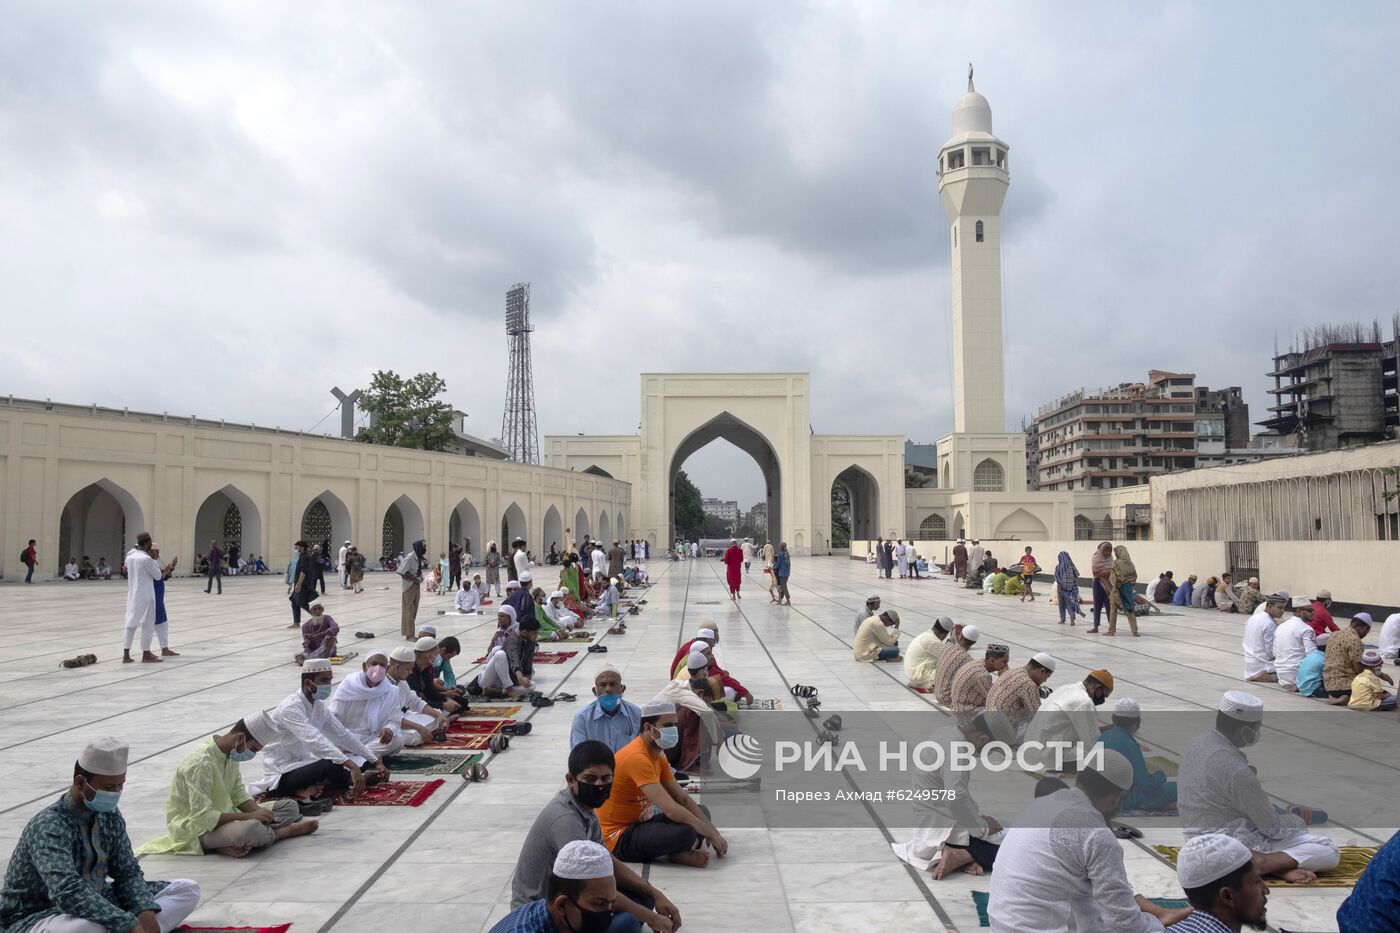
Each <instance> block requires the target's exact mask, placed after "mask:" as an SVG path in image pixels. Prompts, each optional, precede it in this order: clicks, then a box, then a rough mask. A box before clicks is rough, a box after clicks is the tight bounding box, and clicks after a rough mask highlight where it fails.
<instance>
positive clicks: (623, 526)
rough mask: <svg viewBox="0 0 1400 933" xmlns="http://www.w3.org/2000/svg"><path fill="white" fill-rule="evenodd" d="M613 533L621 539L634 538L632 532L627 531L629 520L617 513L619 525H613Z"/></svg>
mask: <svg viewBox="0 0 1400 933" xmlns="http://www.w3.org/2000/svg"><path fill="white" fill-rule="evenodd" d="M613 531H614V532H616V534H617V536H618V537H619V538H623V539H626V538H630V537H631V536H632V532H630V531H628V530H627V519H625V518H623V517H622V513H621V512H618V513H617V523H616V524H615V525H613Z"/></svg>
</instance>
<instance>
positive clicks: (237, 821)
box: [137, 711, 317, 858]
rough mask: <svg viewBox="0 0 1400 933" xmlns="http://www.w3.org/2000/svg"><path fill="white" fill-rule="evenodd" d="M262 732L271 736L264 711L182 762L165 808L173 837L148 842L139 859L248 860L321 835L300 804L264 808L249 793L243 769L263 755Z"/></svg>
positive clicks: (280, 802)
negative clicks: (256, 852) (259, 737)
mask: <svg viewBox="0 0 1400 933" xmlns="http://www.w3.org/2000/svg"><path fill="white" fill-rule="evenodd" d="M250 723H251V725H250ZM258 727H262V729H263V734H264V735H266V734H268V732H269V731H270V729H269V726H268V723H267V714H266V713H264V712H261V711H259V712H257V713H254V714H253V715H251V716H249V717H248V720H247V721H244V720H242V719H240V720H238V722H236V723H234V724H233V728H231V729H230V730H229V731H228V732H227V734H225V735H216V736H213V737H212V738H208V739H205V740H204V741H203V742H201V743H200V744H199V745H198V746H197V747H196V748H195V750H194V751H193V752H191V753H190V754H189V756H188V757H187V758H185V760H184V761H182V762H180V766H179V767H178V768H176V769H175V777H174V779H172V780H171V782H170V798H169V800H167V801H166V804H165V824H166V826H167V828H169V830H170V834H169V835H166V836H161V837H160V838H159V839H154V840H152V841H150V842H148V843H146V844H145V845H143V846H142V847H141V848H140V849H138V850H137V854H138V855H206V854H210V853H217V854H219V855H227V856H229V857H231V858H243V856H245V855H247V854H248V853H249V852H251V851H253V850H254V849H265V848H267V847H268V846H270V845H272V844H273V843H274V842H278V841H280V840H283V839H290V838H292V837H293V836H305V835H308V834H309V833H314V832H315V831H316V828H317V822H316V821H315V820H303V819H302V817H301V810H300V808H299V807H297V804H296V801H295V800H276V801H273V803H272V805H271V806H270V807H262V806H259V805H258V804H256V803H254V802H253V800H252V799H251V798H250V797H249V796H248V792H247V791H246V790H245V789H244V787H243V776H242V774H240V773H239V767H238V766H239V764H240V763H241V762H245V761H252V760H253V757H254V756H255V755H257V753H258V752H259V751H261V749H262V743H261V742H259V741H258V740H257V739H256V738H254V737H253V733H254V732H255V731H256V730H257V729H258Z"/></svg>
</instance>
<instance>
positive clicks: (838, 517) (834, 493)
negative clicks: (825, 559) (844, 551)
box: [831, 483, 851, 548]
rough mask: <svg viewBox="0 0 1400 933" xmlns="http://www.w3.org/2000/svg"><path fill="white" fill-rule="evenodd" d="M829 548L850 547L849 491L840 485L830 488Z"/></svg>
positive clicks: (836, 484) (835, 484)
mask: <svg viewBox="0 0 1400 933" xmlns="http://www.w3.org/2000/svg"><path fill="white" fill-rule="evenodd" d="M831 546H832V547H833V548H839V547H850V546H851V491H850V490H849V489H847V488H846V487H845V485H843V484H841V483H833V484H832V487H831Z"/></svg>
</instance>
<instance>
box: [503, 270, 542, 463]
mask: <svg viewBox="0 0 1400 933" xmlns="http://www.w3.org/2000/svg"><path fill="white" fill-rule="evenodd" d="M534 329H535V325H533V324H531V323H530V283H529V282H517V283H516V284H514V285H512V286H511V287H510V291H508V292H506V334H507V336H509V337H510V375H509V376H508V377H507V379H506V413H505V417H504V418H502V420H501V446H503V447H505V449H506V450H508V451H510V459H512V460H514V461H515V462H516V463H535V464H537V463H539V462H540V436H539V429H538V428H537V427H536V426H535V375H534V370H533V368H532V366H531V364H530V332H531V331H533V330H534Z"/></svg>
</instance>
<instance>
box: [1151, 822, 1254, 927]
mask: <svg viewBox="0 0 1400 933" xmlns="http://www.w3.org/2000/svg"><path fill="white" fill-rule="evenodd" d="M1176 877H1177V880H1178V881H1180V882H1181V888H1182V890H1183V891H1185V892H1186V900H1187V902H1189V903H1190V904H1191V906H1192V907H1194V908H1196V909H1195V910H1194V911H1193V912H1192V914H1191V916H1189V917H1187V918H1186V919H1185V920H1183V921H1181V922H1180V923H1174V924H1172V926H1171V927H1170V929H1171V930H1173V931H1175V933H1240V930H1243V929H1244V928H1246V927H1248V928H1249V929H1251V930H1265V929H1268V927H1267V926H1266V925H1265V921H1264V912H1265V904H1266V903H1267V902H1268V900H1269V889H1268V887H1267V886H1266V885H1265V884H1264V877H1263V876H1262V875H1260V874H1259V867H1258V866H1257V865H1255V864H1254V853H1252V852H1250V851H1249V848H1248V847H1247V846H1245V844H1244V843H1242V842H1239V841H1238V840H1235V839H1231V838H1230V837H1229V836H1223V835H1219V834H1216V833H1208V834H1207V835H1204V836H1197V837H1196V838H1194V839H1189V840H1187V842H1186V845H1184V846H1182V847H1181V852H1180V853H1178V854H1177V857H1176Z"/></svg>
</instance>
